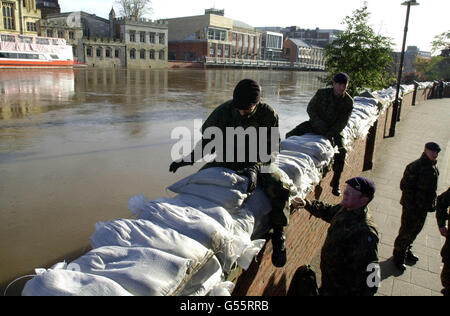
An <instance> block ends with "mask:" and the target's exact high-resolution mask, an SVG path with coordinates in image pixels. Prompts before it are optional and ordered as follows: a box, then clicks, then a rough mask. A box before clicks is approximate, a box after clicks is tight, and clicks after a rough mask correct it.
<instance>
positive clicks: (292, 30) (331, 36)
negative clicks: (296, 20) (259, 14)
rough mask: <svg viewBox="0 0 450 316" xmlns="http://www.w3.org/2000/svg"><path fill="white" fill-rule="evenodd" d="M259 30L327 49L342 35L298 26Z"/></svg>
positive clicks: (334, 31)
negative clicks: (280, 34)
mask: <svg viewBox="0 0 450 316" xmlns="http://www.w3.org/2000/svg"><path fill="white" fill-rule="evenodd" d="M257 29H258V30H260V31H263V32H277V33H282V34H283V36H284V38H288V37H289V38H295V39H300V40H302V41H303V42H305V43H307V44H309V45H315V46H318V47H322V48H325V47H327V46H328V45H329V44H331V43H332V42H333V41H334V40H335V39H336V36H337V35H338V34H339V33H342V31H340V30H334V29H319V28H316V29H303V28H301V27H298V26H289V27H280V26H265V27H257Z"/></svg>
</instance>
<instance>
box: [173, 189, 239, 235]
mask: <svg viewBox="0 0 450 316" xmlns="http://www.w3.org/2000/svg"><path fill="white" fill-rule="evenodd" d="M174 199H175V200H179V201H181V202H182V203H184V204H186V205H189V206H190V207H193V208H195V209H197V210H199V211H200V212H202V213H204V214H206V215H208V216H209V217H211V218H213V219H215V220H216V221H217V222H218V223H219V224H220V225H222V226H223V227H224V228H225V229H226V230H227V231H229V232H232V231H233V218H232V217H231V214H230V213H229V212H228V211H227V210H226V209H225V208H223V207H221V206H219V205H217V204H216V203H214V202H211V201H208V200H205V199H203V198H201V197H198V196H195V195H191V194H179V195H178V196H176V197H175V198H174Z"/></svg>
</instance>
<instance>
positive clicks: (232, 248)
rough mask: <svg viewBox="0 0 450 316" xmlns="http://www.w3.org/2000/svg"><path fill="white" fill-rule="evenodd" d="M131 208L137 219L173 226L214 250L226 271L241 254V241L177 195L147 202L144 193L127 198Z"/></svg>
mask: <svg viewBox="0 0 450 316" xmlns="http://www.w3.org/2000/svg"><path fill="white" fill-rule="evenodd" d="M129 206H131V207H130V210H132V211H134V212H136V215H137V219H144V220H149V221H151V222H153V223H154V224H156V225H159V226H161V227H169V228H172V229H174V230H176V231H178V232H179V233H181V234H183V235H186V236H188V237H190V238H192V239H194V240H196V241H198V242H199V243H201V244H202V245H203V246H205V247H206V248H208V249H211V250H212V251H214V253H217V257H218V258H219V260H220V261H221V263H222V266H223V268H224V270H225V271H227V272H229V271H230V270H231V268H232V266H233V264H234V263H235V262H236V260H237V258H239V256H240V255H241V254H242V252H243V251H244V249H242V248H241V243H239V242H235V238H234V236H233V235H232V234H231V233H230V232H228V231H227V230H226V229H225V228H224V227H223V226H222V225H220V224H219V223H218V222H217V221H215V220H214V219H212V218H211V217H209V216H207V215H206V214H204V213H202V212H200V211H199V210H197V209H195V208H193V207H190V206H189V205H187V204H184V203H181V202H180V201H178V200H176V199H158V200H154V201H151V202H148V201H147V200H146V199H145V197H142V196H140V197H135V198H132V199H130V202H129Z"/></svg>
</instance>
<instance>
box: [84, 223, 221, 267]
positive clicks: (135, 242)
mask: <svg viewBox="0 0 450 316" xmlns="http://www.w3.org/2000/svg"><path fill="white" fill-rule="evenodd" d="M95 227H96V231H95V233H94V234H93V235H92V236H91V238H90V241H91V246H92V248H93V249H96V248H101V247H105V246H119V247H147V248H153V249H158V250H161V251H164V252H167V253H169V254H172V255H175V256H178V257H181V258H186V259H192V260H195V261H196V262H198V263H204V262H206V261H207V260H209V258H210V257H212V255H213V253H212V251H210V250H208V249H207V248H206V247H204V246H203V245H201V244H200V243H199V242H197V241H196V240H194V239H192V238H189V237H187V236H185V235H182V234H180V233H179V232H177V231H175V230H173V229H171V228H168V227H160V226H158V225H156V224H154V223H152V222H150V221H146V220H128V219H118V220H115V221H112V222H108V223H97V224H96V225H95Z"/></svg>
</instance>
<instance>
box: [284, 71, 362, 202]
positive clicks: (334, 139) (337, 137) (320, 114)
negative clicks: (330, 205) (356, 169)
mask: <svg viewBox="0 0 450 316" xmlns="http://www.w3.org/2000/svg"><path fill="white" fill-rule="evenodd" d="M349 81H350V78H349V76H348V75H347V74H345V73H339V74H337V75H336V76H335V78H334V83H333V88H327V89H320V90H319V91H317V93H316V95H315V96H314V97H313V98H312V99H311V101H310V103H309V105H308V108H307V112H308V115H309V121H306V122H303V123H302V124H300V125H298V126H297V127H296V128H295V129H293V130H292V131H290V132H289V133H287V135H286V138H289V137H291V136H301V135H303V134H306V133H314V134H318V135H322V136H324V137H326V138H328V139H329V140H330V141H331V143H332V144H333V145H335V146H337V147H339V153H338V154H336V155H335V156H334V163H333V172H334V176H333V180H332V181H331V186H332V187H333V194H334V195H336V196H340V195H341V191H340V186H339V182H340V178H341V174H342V171H343V170H344V165H345V158H346V155H347V151H346V149H345V148H344V144H343V138H342V135H341V132H342V130H343V129H344V128H345V126H347V124H348V121H349V119H350V116H351V114H352V111H353V99H352V98H351V96H350V95H349V94H348V93H347V92H346V91H347V88H348V85H349Z"/></svg>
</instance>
